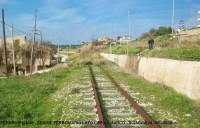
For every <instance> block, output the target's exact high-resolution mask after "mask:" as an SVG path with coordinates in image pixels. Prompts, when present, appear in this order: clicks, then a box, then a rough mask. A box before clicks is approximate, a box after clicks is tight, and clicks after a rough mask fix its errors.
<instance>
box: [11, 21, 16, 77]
mask: <svg viewBox="0 0 200 128" xmlns="http://www.w3.org/2000/svg"><path fill="white" fill-rule="evenodd" d="M11 36H12V50H13V67H14V69H13V70H14V75H16V66H15V46H14V36H13V24H12V23H11Z"/></svg>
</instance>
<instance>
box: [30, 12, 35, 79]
mask: <svg viewBox="0 0 200 128" xmlns="http://www.w3.org/2000/svg"><path fill="white" fill-rule="evenodd" d="M36 15H37V9H36V10H35V23H34V30H33V43H32V48H31V63H30V64H31V65H30V75H31V74H32V70H33V59H34V58H33V54H34V44H35V31H36Z"/></svg>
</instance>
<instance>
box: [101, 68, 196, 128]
mask: <svg viewBox="0 0 200 128" xmlns="http://www.w3.org/2000/svg"><path fill="white" fill-rule="evenodd" d="M104 67H105V66H104ZM105 68H106V70H107V71H108V72H109V73H110V74H111V75H112V76H113V77H114V78H115V79H116V80H117V82H118V83H119V84H125V85H126V86H129V87H130V89H128V90H127V91H129V93H131V94H132V93H138V94H139V95H131V96H132V97H135V96H137V97H135V98H134V100H136V101H137V102H138V103H142V102H144V103H149V104H150V105H149V106H148V107H145V110H147V111H153V114H150V116H151V117H152V118H153V119H154V120H156V121H163V120H165V121H173V122H176V123H177V124H176V125H172V126H167V125H166V126H163V125H162V126H163V127H180V128H182V127H185V128H196V127H200V118H199V117H200V110H199V107H198V106H197V105H196V104H197V102H195V101H194V100H191V99H189V98H188V97H187V96H185V95H183V94H180V93H178V92H176V91H175V90H174V89H172V88H171V87H168V86H165V85H161V84H157V83H151V82H148V81H146V80H144V79H143V78H140V77H138V76H132V75H130V74H127V73H124V72H123V71H120V70H119V69H118V68H117V67H115V66H110V67H109V68H108V67H105ZM151 104H152V105H151Z"/></svg>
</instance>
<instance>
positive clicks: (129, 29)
mask: <svg viewBox="0 0 200 128" xmlns="http://www.w3.org/2000/svg"><path fill="white" fill-rule="evenodd" d="M129 13H130V11H128V34H129V39H131V37H130V18H129ZM127 55H128V41H127Z"/></svg>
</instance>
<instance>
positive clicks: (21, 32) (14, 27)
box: [0, 21, 40, 40]
mask: <svg viewBox="0 0 200 128" xmlns="http://www.w3.org/2000/svg"><path fill="white" fill-rule="evenodd" d="M0 22H2V21H0ZM4 24H5V25H7V26H9V27H12V28H13V29H15V30H16V31H19V32H21V33H23V34H25V35H28V36H30V37H31V38H33V36H31V35H29V34H28V33H26V32H23V31H22V30H19V29H17V28H15V27H13V26H11V25H9V24H7V23H5V22H4ZM36 39H37V40H40V39H38V38H36Z"/></svg>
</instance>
